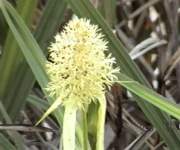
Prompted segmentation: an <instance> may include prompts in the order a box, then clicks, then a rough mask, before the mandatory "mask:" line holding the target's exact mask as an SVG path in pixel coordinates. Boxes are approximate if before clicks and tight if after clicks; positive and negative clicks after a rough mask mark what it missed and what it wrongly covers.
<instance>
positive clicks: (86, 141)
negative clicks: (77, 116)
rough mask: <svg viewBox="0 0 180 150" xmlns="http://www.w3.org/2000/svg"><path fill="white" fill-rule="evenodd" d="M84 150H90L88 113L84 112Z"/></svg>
mask: <svg viewBox="0 0 180 150" xmlns="http://www.w3.org/2000/svg"><path fill="white" fill-rule="evenodd" d="M83 150H88V129H87V115H86V111H83Z"/></svg>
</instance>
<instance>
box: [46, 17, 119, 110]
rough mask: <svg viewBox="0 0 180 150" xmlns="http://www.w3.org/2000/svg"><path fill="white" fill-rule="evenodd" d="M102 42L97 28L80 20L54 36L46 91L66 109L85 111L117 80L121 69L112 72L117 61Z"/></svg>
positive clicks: (104, 42)
mask: <svg viewBox="0 0 180 150" xmlns="http://www.w3.org/2000/svg"><path fill="white" fill-rule="evenodd" d="M103 38H104V36H103V35H102V34H101V33H100V29H99V28H98V26H96V25H92V24H90V21H89V20H87V19H79V18H77V17H76V18H74V19H72V20H71V21H70V22H69V23H68V24H67V25H66V26H65V28H64V30H63V31H62V32H61V33H60V34H57V35H56V36H55V42H54V43H52V44H51V46H50V61H48V62H47V65H46V66H47V72H48V74H49V76H50V82H49V84H48V87H47V91H48V92H49V94H50V95H51V96H53V97H55V98H56V99H59V100H61V102H62V104H63V105H65V106H66V105H72V106H75V107H77V108H78V109H81V108H84V107H85V106H86V105H87V104H89V103H90V102H91V101H95V100H97V99H100V98H101V97H102V95H104V93H105V89H106V87H108V86H110V85H111V84H112V83H113V81H115V80H116V79H117V78H116V76H115V73H116V72H118V71H119V69H117V68H116V69H113V65H114V63H115V60H114V58H112V57H111V55H108V56H106V55H105V51H107V49H108V47H107V42H106V41H105V40H104V39H103Z"/></svg>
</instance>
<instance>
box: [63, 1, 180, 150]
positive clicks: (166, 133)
mask: <svg viewBox="0 0 180 150" xmlns="http://www.w3.org/2000/svg"><path fill="white" fill-rule="evenodd" d="M66 1H67V3H68V4H69V5H70V6H71V8H72V9H73V11H74V12H75V13H76V14H77V15H78V16H80V17H86V18H90V19H91V20H92V21H93V22H94V23H96V24H98V25H99V26H100V27H101V28H102V31H103V32H104V34H105V35H106V38H107V40H108V41H109V47H110V50H111V52H112V54H113V56H114V57H115V58H116V61H117V64H118V66H120V68H121V71H122V72H123V73H125V74H126V75H128V76H129V77H131V78H132V79H134V80H137V81H138V82H140V83H142V84H144V85H146V86H148V87H150V86H149V84H148V82H147V80H146V79H145V77H144V76H143V74H142V72H141V71H140V70H139V68H138V67H137V66H136V65H135V63H134V62H133V61H132V60H131V58H130V57H129V55H128V54H127V51H126V49H125V48H124V46H123V45H122V44H121V43H120V41H119V40H118V39H117V38H116V37H115V36H114V35H113V33H112V31H111V29H110V27H109V26H108V25H107V24H106V23H105V20H104V19H103V18H102V16H101V15H100V14H99V12H98V11H97V10H96V9H95V8H94V7H93V6H92V4H91V3H90V1H88V0H79V1H74V0H66ZM134 97H135V99H136V101H137V103H138V105H139V106H140V107H141V109H142V110H143V112H144V113H145V115H146V116H147V118H148V119H149V120H150V121H151V123H152V124H153V125H154V126H155V127H156V129H157V131H158V132H159V133H160V135H161V137H162V138H163V139H164V141H165V142H166V144H167V145H168V146H169V148H170V149H177V148H178V147H180V141H179V139H178V137H177V136H176V134H175V132H176V130H173V129H172V128H171V127H169V126H168V120H167V117H166V116H165V115H164V113H163V112H161V111H160V110H159V109H157V108H155V107H153V106H152V105H151V104H148V103H147V102H144V101H143V100H141V99H140V98H139V97H137V96H134Z"/></svg>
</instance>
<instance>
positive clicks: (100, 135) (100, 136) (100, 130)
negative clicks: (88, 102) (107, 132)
mask: <svg viewBox="0 0 180 150" xmlns="http://www.w3.org/2000/svg"><path fill="white" fill-rule="evenodd" d="M105 116H106V100H105V97H104V96H103V97H102V100H100V105H99V109H98V122H97V143H96V150H104V125H105Z"/></svg>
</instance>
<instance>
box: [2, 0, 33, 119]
mask: <svg viewBox="0 0 180 150" xmlns="http://www.w3.org/2000/svg"><path fill="white" fill-rule="evenodd" d="M36 4H37V0H32V1H24V0H19V1H18V2H17V10H18V11H19V12H20V14H21V17H22V18H23V20H24V21H25V22H26V24H27V25H28V26H29V24H30V22H31V17H32V14H33V11H34V9H35V7H36ZM13 38H14V37H13V35H12V33H11V32H9V33H8V35H7V38H6V42H5V45H4V47H3V54H2V57H1V59H0V72H1V79H2V81H1V84H0V97H1V99H2V100H3V104H4V105H5V107H6V109H7V111H8V113H9V112H10V111H12V112H13V114H14V116H15V114H16V112H15V111H14V110H18V111H19V109H20V108H21V107H22V104H23V103H22V100H23V99H21V98H20V96H19V97H18V99H16V98H15V97H16V96H17V90H19V87H20V84H21V82H22V76H23V75H24V72H23V70H21V69H20V66H21V65H22V62H23V59H24V57H23V55H22V53H21V52H20V51H19V47H18V45H17V43H16V41H15V40H14V39H13ZM17 75H19V76H17ZM29 80H30V81H31V78H29ZM23 89H24V90H26V87H25V86H24V87H23ZM21 96H22V97H23V92H22V93H21ZM12 102H13V104H12ZM10 106H12V107H11V108H9V107H10ZM14 116H13V117H12V118H14Z"/></svg>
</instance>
